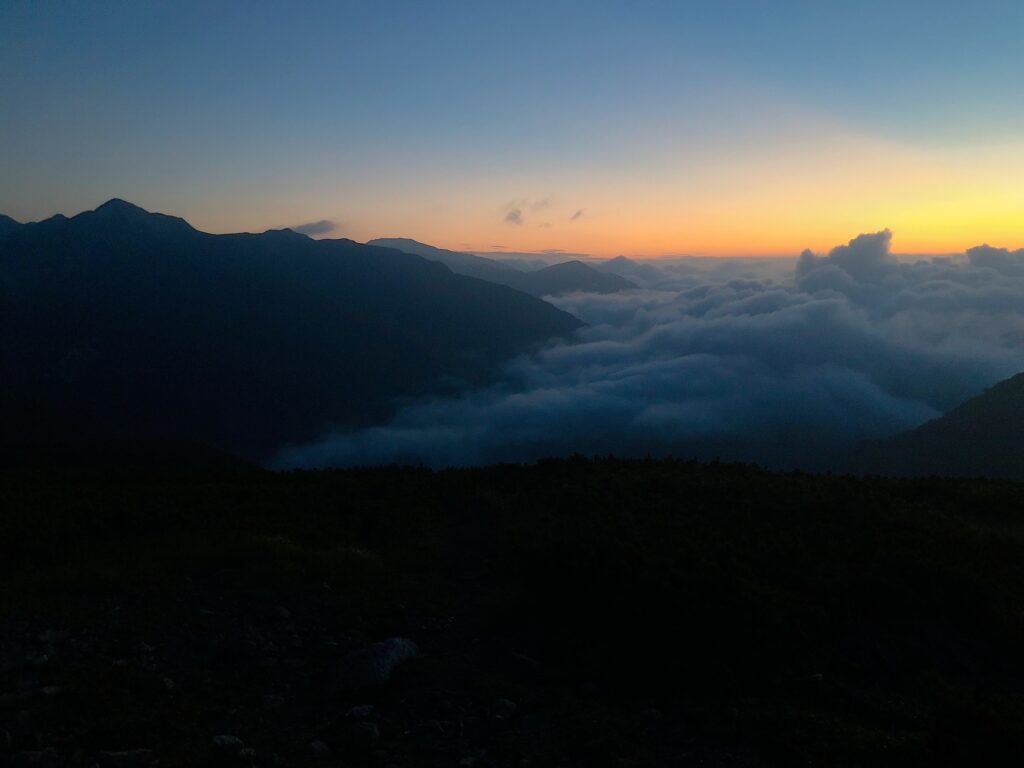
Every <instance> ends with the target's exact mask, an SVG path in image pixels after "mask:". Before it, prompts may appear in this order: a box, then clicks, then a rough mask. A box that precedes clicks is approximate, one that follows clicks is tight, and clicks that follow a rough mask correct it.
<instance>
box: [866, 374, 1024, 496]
mask: <svg viewBox="0 0 1024 768" xmlns="http://www.w3.org/2000/svg"><path fill="white" fill-rule="evenodd" d="M854 463H855V465H856V466H857V468H859V469H862V470H865V471H868V472H877V473H882V474H899V475H947V476H958V477H972V476H974V477H1000V478H1012V479H1016V480H1024V373H1022V374H1018V375H1016V376H1014V377H1012V378H1010V379H1007V380H1005V381H1002V382H1000V383H998V384H996V385H995V386H993V387H991V388H990V389H988V390H986V391H985V392H983V393H982V394H980V395H978V396H977V397H974V398H972V399H970V400H968V401H967V402H965V403H963V404H962V405H960V406H958V407H956V408H954V409H953V410H952V411H950V412H949V413H947V414H946V415H945V416H941V417H939V418H937V419H933V420H932V421H929V422H927V423H926V424H923V425H921V426H920V427H917V428H916V429H912V430H910V431H909V432H904V433H902V434H899V435H896V436H895V437H893V438H890V439H888V440H883V441H878V442H873V443H870V444H868V445H866V446H863V448H862V449H861V450H860V452H859V453H858V454H856V455H855V456H854Z"/></svg>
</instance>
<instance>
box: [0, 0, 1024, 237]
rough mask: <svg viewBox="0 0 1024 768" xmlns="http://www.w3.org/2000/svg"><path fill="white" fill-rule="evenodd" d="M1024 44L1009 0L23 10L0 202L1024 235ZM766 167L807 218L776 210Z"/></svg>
mask: <svg viewBox="0 0 1024 768" xmlns="http://www.w3.org/2000/svg"><path fill="white" fill-rule="evenodd" d="M1022 38H1024V3H1019V2H1018V3H1009V2H981V3H975V4H970V5H969V4H966V3H952V2H929V3H924V2H914V3H906V2H904V3H900V2H889V3H881V2H858V3H821V2H817V3H812V2H777V3H764V2H739V1H735V2H715V3H687V2H628V3H627V2H595V1H593V0H592V1H590V2H544V3H529V2H523V3H515V4H508V3H489V2H479V1H478V2H388V1H387V0H378V1H377V2H341V3H288V4H285V3H217V2H211V3H187V2H176V3H131V2H96V3H65V2H20V1H19V0H13V2H12V1H11V0H8V2H5V3H4V4H3V5H2V6H0V103H2V104H3V105H4V106H3V113H2V119H0V147H2V150H0V178H2V179H3V180H4V181H3V184H2V185H0V211H4V212H7V213H9V214H10V215H13V216H15V217H16V218H19V219H23V220H24V219H33V218H39V217H42V216H46V215H49V214H51V213H53V212H56V211H62V212H64V213H74V212H77V211H78V210H82V209H84V208H89V207H94V206H95V205H97V204H99V203H100V202H102V201H103V200H105V199H106V198H109V197H112V196H120V197H125V198H128V199H131V200H133V201H136V202H138V203H140V204H142V205H144V206H146V207H149V208H153V209H157V210H166V211H168V212H173V213H179V214H182V215H185V216H186V217H187V218H189V219H190V220H193V221H194V222H195V223H196V224H197V225H200V226H203V227H204V228H206V229H210V230H212V231H228V230H235V229H255V230H259V229H263V228H266V227H271V226H282V225H289V224H299V223H302V222H305V221H311V220H319V219H328V220H331V221H335V222H337V231H336V232H335V233H334V235H332V236H352V237H356V238H357V239H365V238H369V237H374V236H381V235H409V236H414V237H420V239H427V238H431V239H433V240H434V241H439V244H442V245H447V246H449V247H452V246H456V247H461V246H475V247H486V245H489V244H490V243H486V241H490V240H494V241H495V243H504V241H508V242H507V246H508V247H510V248H519V249H526V250H532V249H539V248H542V247H545V246H550V247H563V248H567V249H570V250H590V251H592V252H598V251H601V250H603V246H602V244H603V243H608V244H609V248H608V249H604V250H609V249H610V250H609V252H611V251H620V250H626V251H630V250H636V251H653V252H660V253H668V252H676V251H680V250H688V251H694V252H703V251H708V252H728V251H730V250H732V251H735V250H743V251H749V252H759V251H766V252H767V251H772V252H774V251H778V250H785V249H788V248H790V247H791V248H793V249H795V250H799V248H800V247H802V246H803V245H827V244H828V243H827V242H823V243H820V244H819V243H818V242H817V239H821V240H828V239H829V238H831V239H833V240H835V241H836V242H838V241H840V240H843V239H845V237H843V236H844V235H852V234H856V232H847V231H846V228H849V227H854V226H860V225H861V223H862V220H863V224H864V225H865V226H863V227H862V228H863V229H870V228H875V229H877V228H878V227H880V226H890V225H893V224H894V223H896V224H899V223H901V222H904V221H905V222H906V223H905V225H904V229H910V230H911V231H910V232H907V233H906V234H907V238H906V240H905V241H904V242H905V243H906V245H908V246H920V245H925V246H929V245H932V246H934V247H935V248H938V249H940V250H944V248H943V246H944V245H945V244H946V242H945V241H944V240H942V238H941V237H939V236H938V235H936V236H934V237H933V236H931V235H928V233H926V232H923V231H922V232H921V233H915V231H914V228H915V227H919V228H921V229H922V230H923V229H924V228H925V227H927V225H928V222H929V221H942V222H945V219H946V218H947V217H948V212H947V208H958V209H970V212H969V213H965V214H964V217H965V220H964V221H963V222H960V223H959V224H958V226H957V227H956V228H951V229H950V231H949V232H948V234H946V235H944V236H945V237H946V239H947V240H948V241H949V242H948V246H949V247H950V248H957V247H960V246H961V245H962V243H961V242H960V241H961V240H963V241H964V242H969V241H970V239H971V238H972V237H973V238H975V239H977V238H981V239H985V237H986V236H987V233H988V232H990V231H991V232H992V233H993V236H1002V237H1014V236H1016V235H1020V236H1021V238H1022V239H1024V231H1022V230H1024V228H1021V227H1018V228H1017V229H1014V225H1013V224H1012V221H1011V220H1012V219H1013V217H1014V212H1015V211H1018V210H1019V208H1018V206H1019V203H1020V198H1019V196H1018V193H1016V191H1015V190H1014V189H1013V188H1012V187H1011V180H1010V178H1009V176H1010V174H1009V173H1008V171H1010V170H1016V169H1017V168H1018V167H1020V165H1019V164H1020V163H1021V162H1022V160H1024V151H1022V150H1021V144H1022V140H1024V136H1022V135H1021V126H1022V125H1024V120H1022V118H1024V98H1022V97H1024V93H1022V86H1021V83H1022V82H1024V56H1022V55H1021V53H1020V50H1019V47H1020V41H1021V39H1022ZM839 155H845V156H847V157H849V158H851V159H850V161H849V165H851V166H854V168H850V167H846V163H845V162H838V163H837V157H838V156H839ZM976 156H977V157H980V158H981V159H980V160H979V162H978V165H979V166H980V168H979V169H977V170H972V158H973V157H976ZM737 158H739V159H741V161H742V163H743V164H745V165H746V166H747V167H749V168H750V175H749V176H746V177H745V176H744V175H743V170H742V168H740V169H737V168H735V167H734V165H735V163H737V162H739V161H738V160H737ZM857 167H859V168H861V169H869V170H874V174H873V175H872V174H867V171H863V170H860V171H859V170H857V169H856V168H857ZM865 174H867V175H866V176H865ZM773 177H774V178H778V179H779V181H780V183H781V185H782V186H783V187H784V188H786V189H787V190H789V191H788V192H786V194H787V195H789V197H787V200H790V201H791V202H790V204H789V205H787V207H786V210H790V209H793V208H796V209H799V208H800V207H801V203H800V201H801V200H803V199H805V198H806V199H807V202H808V206H807V212H806V215H802V216H793V217H791V218H792V220H786V221H784V222H779V215H778V213H777V212H776V211H775V208H774V206H775V205H777V201H776V200H773V199H772V192H771V190H772V179H773ZM811 178H813V179H814V184H811V183H810V182H809V181H807V182H806V183H805V181H804V180H809V179H811ZM894 179H895V182H894ZM936 179H938V180H939V183H943V180H944V183H947V184H949V185H951V188H955V189H958V190H965V191H964V192H962V194H967V191H966V190H971V191H970V194H971V195H972V197H971V200H977V201H978V203H977V206H974V207H972V206H971V205H965V204H964V203H963V202H962V201H959V198H957V201H950V202H949V203H948V205H945V204H940V202H941V201H939V202H937V201H936V200H935V199H934V198H933V196H932V195H931V193H930V192H929V189H930V185H931V186H934V184H935V183H936ZM645 181H647V182H649V183H647V184H645ZM872 181H875V182H876V183H877V184H878V185H879V186H882V185H885V184H889V185H891V184H893V183H896V184H898V185H900V189H899V190H898V192H899V194H896V192H893V199H892V201H891V202H890V201H887V202H886V204H887V205H890V206H892V207H893V210H892V214H891V215H887V214H888V213H889V209H887V208H883V209H881V212H879V210H878V209H877V208H876V207H874V206H873V205H867V203H865V206H866V207H864V208H863V209H858V208H857V200H856V199H852V198H851V196H852V195H853V194H854V192H856V193H858V194H862V195H868V194H870V190H871V189H872ZM830 185H831V186H830ZM1004 187H1005V189H1004ZM820 188H824V189H825V190H826V193H825V196H826V198H827V199H828V200H830V201H831V202H832V203H833V204H834V205H843V206H846V207H847V208H846V209H848V210H849V211H850V213H849V215H848V216H845V217H844V216H836V217H831V214H829V209H821V210H819V209H818V208H817V207H816V205H817V203H816V202H815V200H813V199H812V198H813V197H815V196H814V195H813V194H812V192H811V191H810V190H813V189H820ZM977 190H986V191H985V192H984V193H983V194H984V196H985V197H984V199H981V198H979V197H978V196H979V195H980V194H982V193H981V192H979V191H977ZM988 196H991V197H992V199H991V201H990V200H989V197H988ZM901 200H903V201H905V202H906V205H907V206H908V207H907V208H906V209H900V208H899V205H900V201H901ZM544 201H548V202H547V204H546V205H544V204H543V203H544ZM954 202H956V205H954ZM968 202H970V201H968ZM944 205H945V207H944ZM537 206H539V207H537ZM915 206H916V207H915ZM517 207H518V208H522V209H524V210H525V211H527V212H532V215H529V216H527V217H525V225H524V226H520V227H519V228H518V229H515V230H514V231H513V230H512V228H511V227H509V225H508V224H507V223H506V220H505V213H507V211H508V210H510V209H512V208H517ZM535 207H536V210H534V208H535ZM975 207H976V208H977V209H978V210H995V209H998V210H999V215H998V216H995V214H993V215H992V217H990V220H989V219H986V218H985V217H984V216H980V215H979V213H978V212H977V211H975V210H974V208H975ZM846 209H844V210H846ZM578 210H584V211H586V212H587V215H585V216H583V217H581V218H579V219H577V220H576V221H575V222H574V225H575V226H573V227H570V226H569V225H568V223H567V222H568V221H569V217H570V215H571V214H572V213H574V212H576V211H578ZM544 211H547V213H544ZM696 211H700V215H699V216H698V215H697V213H695V212H696ZM743 211H749V214H744V213H743ZM1021 212H1022V213H1024V211H1021ZM879 215H881V216H885V217H886V218H887V219H892V221H890V220H886V221H878V222H875V221H870V222H869V221H867V220H866V219H868V218H875V217H878V216H879ZM832 218H834V219H835V220H834V221H833V220H832ZM767 220H771V221H775V222H778V224H777V225H776V226H775V227H774V228H773V227H772V226H769V225H768V224H766V221H767ZM716 221H717V222H718V223H717V226H718V227H719V230H715V228H714V225H716ZM708 222H710V224H709V223H708ZM698 224H700V226H697V225H698ZM782 224H785V226H782ZM868 225H873V226H868ZM986 226H988V227H989V229H987V230H986V229H985V227H986ZM801 227H805V228H806V229H805V230H802V229H801ZM972 227H973V229H972ZM833 229H834V230H835V232H834V234H833ZM894 229H895V230H896V237H897V244H899V243H900V239H899V238H900V235H901V232H900V230H899V228H898V227H894ZM993 230H994V231H993ZM716 231H718V232H719V235H718V237H719V239H718V240H716ZM737 231H738V232H739V233H740V234H741V235H742V237H737V235H736V233H737ZM803 231H806V232H807V234H806V238H808V239H810V240H811V242H804V241H801V240H800V238H801V236H802V232H803ZM915 238H916V239H915ZM719 242H720V243H722V247H721V248H718V247H716V245H715V244H716V243H719ZM630 243H635V244H636V245H635V248H634V249H630ZM762 244H763V247H762ZM1008 244H1014V243H1008ZM1016 244H1024V243H1016Z"/></svg>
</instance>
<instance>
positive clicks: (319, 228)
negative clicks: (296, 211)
mask: <svg viewBox="0 0 1024 768" xmlns="http://www.w3.org/2000/svg"><path fill="white" fill-rule="evenodd" d="M337 228H338V224H337V223H336V222H333V221H330V220H329V219H320V221H311V222H309V223H307V224H298V225H296V226H294V227H288V229H290V230H292V231H293V232H298V233H299V234H300V235H309V236H311V237H312V236H313V235H326V234H327V233H328V232H333V231H334V230H336V229H337Z"/></svg>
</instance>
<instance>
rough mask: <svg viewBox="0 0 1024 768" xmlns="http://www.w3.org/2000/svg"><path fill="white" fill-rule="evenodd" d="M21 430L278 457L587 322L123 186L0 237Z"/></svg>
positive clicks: (12, 406)
mask: <svg viewBox="0 0 1024 768" xmlns="http://www.w3.org/2000/svg"><path fill="white" fill-rule="evenodd" d="M0 314H2V316H3V317H4V320H5V322H4V323H2V324H0V363H2V368H3V370H5V371H9V372H11V374H10V375H8V376H6V377H4V380H3V381H2V382H0V417H2V418H4V419H5V421H6V423H7V425H8V430H7V434H6V437H7V438H8V439H25V440H35V441H38V440H49V439H67V438H70V439H79V438H82V437H90V438H92V437H101V438H104V439H107V438H117V439H120V438H125V437H128V438H142V437H160V438H169V439H187V440H194V441H199V442H204V443H207V444H209V445H211V446H212V447H214V448H217V449H220V450H227V451H230V452H233V453H236V454H238V455H240V456H242V457H244V458H246V459H250V460H264V459H266V458H269V456H270V455H272V454H273V453H274V452H275V451H276V450H278V449H280V448H281V447H282V446H283V445H284V444H286V443H289V442H301V441H305V440H310V439H315V438H317V437H320V436H322V435H323V434H324V433H325V432H326V431H329V430H330V429H334V428H346V427H354V426H357V425H367V424H370V423H376V422H377V421H379V420H380V419H383V418H385V417H386V416H387V415H388V414H390V413H391V412H392V411H393V409H394V408H395V407H396V404H397V403H398V402H399V401H401V400H402V399H407V398H410V397H418V396H423V395H426V394H429V393H442V392H444V393H450V392H452V391H456V390H458V389H459V388H461V387H463V386H467V385H479V384H480V383H482V382H484V381H487V380H488V379H489V378H490V377H491V376H493V375H494V373H495V372H496V371H497V368H498V366H499V365H500V364H501V363H502V362H503V361H504V360H506V359H508V358H510V357H512V356H515V355H517V354H521V353H524V352H529V351H530V350H532V349H536V348H538V347H539V346H541V345H543V344H544V343H547V341H548V340H550V339H552V338H565V337H568V336H570V335H571V334H572V333H573V332H574V331H575V330H576V329H577V328H579V327H581V326H582V323H581V322H580V321H579V320H577V319H576V318H574V317H573V316H572V315H569V314H568V313H565V312H562V311H560V310H558V309H556V308H555V307H553V306H551V305H550V304H548V303H546V302H543V301H541V300H539V299H537V298H534V297H532V296H529V295H526V294H525V293H521V292H517V291H515V290H513V289H511V288H508V287H505V286H501V285H495V284H493V283H490V282H485V281H482V280H476V279H473V278H470V277H465V276H461V275H457V274H454V273H453V272H452V271H451V270H449V269H448V268H447V267H445V266H444V265H442V264H438V263H436V262H431V261H428V260H425V259H423V258H421V257H419V256H415V255H411V254H407V253H403V252H400V251H388V250H385V249H381V248H374V247H370V246H365V245H362V244H359V243H354V242H352V241H350V240H313V239H311V238H309V237H307V236H305V235H302V234H299V233H296V232H293V231H291V230H270V231H268V232H264V233H259V234H249V233H242V234H229V235H214V234H209V233H205V232H201V231H199V230H196V229H194V228H193V227H192V226H191V225H189V224H188V223H187V222H186V221H184V219H180V218H178V217H174V216H167V215H164V214H156V213H150V212H147V211H145V210H144V209H141V208H139V207H138V206H133V205H132V204H130V203H127V202H125V201H122V200H118V199H114V200H112V201H109V202H108V203H106V204H104V205H103V206H100V207H99V208H97V209H94V210H92V211H85V212H82V213H80V214H78V215H76V216H74V217H71V218H65V217H61V218H51V219H48V220H46V221H43V222H38V223H35V224H28V225H20V226H18V227H17V228H16V229H14V230H12V231H11V232H8V233H7V234H6V235H4V236H3V237H2V238H0Z"/></svg>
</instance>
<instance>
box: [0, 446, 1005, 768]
mask: <svg viewBox="0 0 1024 768" xmlns="http://www.w3.org/2000/svg"><path fill="white" fill-rule="evenodd" d="M1022 502H1024V488H1022V487H1021V486H1018V485H1014V484H1008V483H986V482H982V481H915V482H905V481H882V480H852V479H844V478H816V477H813V476H807V475H782V474H773V473H767V472H762V471H760V470H756V469H752V468H747V467H734V466H722V465H708V466H704V465H695V464H688V463H682V462H615V461H612V460H604V461H594V462H592V461H584V460H579V459H577V460H572V461H566V462H549V463H546V464H542V465H538V466H536V467H526V468H516V467H511V468H495V469H485V470H473V471H463V472H448V473H430V472H425V471H422V470H398V469H390V470H374V471H353V472H340V473H309V474H296V475H269V474H255V475H243V476H238V477H227V478H212V479H210V478H199V479H182V478H174V479H171V480H167V479H157V480H154V479H152V478H148V479H144V480H130V479H123V478H113V479H112V478H104V479H102V480H94V479H82V478H70V479H69V478H63V479H59V480H53V479H41V478H24V477H19V478H16V479H13V480H12V479H8V480H7V481H6V482H4V483H3V484H0V504H2V507H0V575H2V582H0V583H2V591H0V766H2V765H11V766H16V765H26V766H27V765H38V766H54V768H56V767H57V766H110V767H111V768H117V767H122V766H123V767H125V768H134V767H135V766H140V767H141V766H152V765H156V764H159V765H160V766H163V767H164V768H167V767H168V766H195V765H227V766H231V765H236V766H241V765H253V766H272V765H281V766H290V765H296V766H305V765H309V766H321V765H322V766H338V767H340V766H380V767H381V768H384V767H385V766H467V767H468V766H477V767H479V768H484V767H485V766H521V767H525V766H609V767H612V768H627V767H628V766H648V765H651V766H737V767H739V768H746V767H750V768H755V767H757V766H775V765H779V766H798V765H799V766H807V765H826V766H872V767H874V766H886V765H891V766H926V765H940V766H954V765H957V766H959V765H964V764H966V763H965V761H969V762H973V763H974V764H978V765H987V766H1002V765H1006V766H1009V765H1016V764H1017V763H1016V760H1017V758H1019V755H1020V754H1022V753H1024V752H1022V750H1024V663H1022V662H1021V661H1019V659H1020V654H1019V648H1020V644H1021V643H1022V642H1024V625H1022V623H1021V622H1020V618H1019V617H1020V616H1021V615H1024V571H1022V569H1021V567H1020V563H1021V562H1024V557H1022V555H1024V524H1022V523H1021V521H1020V512H1021V510H1024V503H1022Z"/></svg>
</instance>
